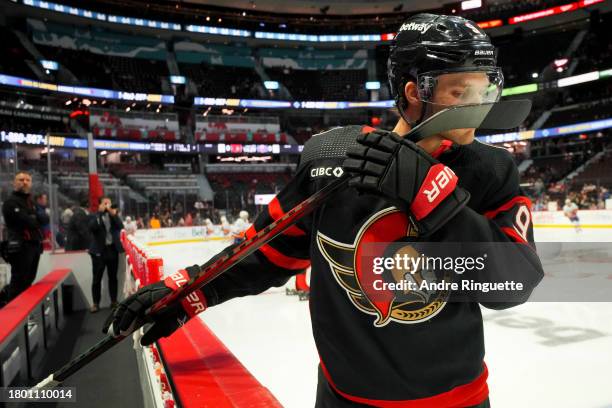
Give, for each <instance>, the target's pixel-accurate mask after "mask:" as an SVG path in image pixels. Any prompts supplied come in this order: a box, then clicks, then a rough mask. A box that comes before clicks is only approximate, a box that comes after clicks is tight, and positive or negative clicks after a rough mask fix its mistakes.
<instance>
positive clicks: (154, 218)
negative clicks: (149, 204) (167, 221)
mask: <svg viewBox="0 0 612 408" xmlns="http://www.w3.org/2000/svg"><path fill="white" fill-rule="evenodd" d="M149 227H150V228H153V229H157V228H161V222H160V221H159V218H158V217H157V214H153V216H151V220H150V221H149Z"/></svg>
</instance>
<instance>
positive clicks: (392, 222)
mask: <svg viewBox="0 0 612 408" xmlns="http://www.w3.org/2000/svg"><path fill="white" fill-rule="evenodd" d="M417 236H418V234H417V232H416V230H415V229H414V227H413V226H412V224H411V222H410V221H409V220H408V217H407V216H406V214H404V213H403V212H401V211H400V210H398V209H396V208H395V207H390V208H386V209H384V210H381V211H379V212H378V213H376V214H374V215H373V216H371V217H370V218H369V219H368V220H367V221H366V222H365V223H364V224H363V226H362V227H361V228H360V230H359V232H358V233H357V236H356V238H355V241H354V242H353V243H351V244H346V243H342V242H338V241H335V240H334V239H332V238H329V237H327V236H325V235H324V234H322V233H321V232H318V233H317V245H318V247H319V251H320V252H321V254H322V255H323V257H324V258H325V259H326V260H327V262H328V263H329V266H330V268H331V270H332V272H333V275H334V278H335V279H336V281H337V282H338V284H339V285H340V286H341V287H342V288H343V289H344V290H345V291H346V293H347V296H348V297H349V299H350V300H351V302H352V303H353V304H354V305H355V307H357V309H359V310H361V311H362V312H364V313H367V314H370V315H373V316H376V320H375V321H374V326H376V327H382V326H385V325H387V324H388V323H389V322H391V321H395V322H397V323H403V324H415V323H421V322H424V321H426V320H429V319H431V318H432V317H434V316H435V315H437V314H438V313H439V312H440V311H441V310H442V309H443V308H444V306H445V305H446V299H447V298H448V296H449V292H448V291H428V290H419V289H418V288H416V289H413V290H401V291H399V290H387V289H385V290H379V289H375V288H376V286H377V285H376V284H375V281H376V280H379V281H380V280H381V279H382V280H385V281H387V282H399V281H400V280H407V281H408V280H410V281H412V282H414V283H415V284H416V285H417V286H418V285H419V284H420V282H422V281H423V280H427V281H432V280H436V279H437V277H436V275H435V273H434V272H432V271H427V270H418V271H410V273H406V270H398V269H395V268H392V269H387V270H385V271H384V272H383V273H382V274H380V273H375V271H374V258H376V257H393V256H395V255H396V254H399V255H402V256H403V255H404V254H406V255H407V256H411V257H418V256H419V255H420V254H419V252H418V250H417V249H415V244H416V241H417V240H416V238H417ZM393 242H400V243H401V244H399V245H395V244H394V245H393V246H392V247H391V246H390V245H389V244H388V243H393ZM385 243H387V244H385ZM403 243H405V245H404V244H403ZM446 278H448V276H444V279H446Z"/></svg>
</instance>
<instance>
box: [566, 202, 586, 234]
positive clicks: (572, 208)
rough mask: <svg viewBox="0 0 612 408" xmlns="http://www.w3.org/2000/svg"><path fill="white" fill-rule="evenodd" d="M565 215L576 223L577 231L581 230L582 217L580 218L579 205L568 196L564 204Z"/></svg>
mask: <svg viewBox="0 0 612 408" xmlns="http://www.w3.org/2000/svg"><path fill="white" fill-rule="evenodd" d="M563 215H565V216H566V217H567V219H568V220H570V222H571V223H572V224H573V225H574V229H575V230H576V232H581V231H582V227H581V226H580V218H578V206H577V205H576V203H574V202H573V201H572V200H570V199H569V198H567V199H566V200H565V205H564V206H563Z"/></svg>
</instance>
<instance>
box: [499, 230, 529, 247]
mask: <svg viewBox="0 0 612 408" xmlns="http://www.w3.org/2000/svg"><path fill="white" fill-rule="evenodd" d="M500 229H501V230H502V232H503V233H504V234H506V235H507V236H509V237H510V238H512V239H513V240H514V241H515V242H518V243H519V244H529V242H527V241H526V240H525V238H523V237H521V234H519V233H518V232H516V230H515V229H514V228H511V227H501V228H500Z"/></svg>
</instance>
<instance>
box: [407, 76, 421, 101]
mask: <svg viewBox="0 0 612 408" xmlns="http://www.w3.org/2000/svg"><path fill="white" fill-rule="evenodd" d="M404 96H405V97H406V100H407V101H408V104H410V105H412V106H414V105H416V104H419V103H421V101H420V100H419V92H418V90H417V86H416V83H414V82H413V81H408V82H406V85H405V86H404Z"/></svg>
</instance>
